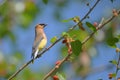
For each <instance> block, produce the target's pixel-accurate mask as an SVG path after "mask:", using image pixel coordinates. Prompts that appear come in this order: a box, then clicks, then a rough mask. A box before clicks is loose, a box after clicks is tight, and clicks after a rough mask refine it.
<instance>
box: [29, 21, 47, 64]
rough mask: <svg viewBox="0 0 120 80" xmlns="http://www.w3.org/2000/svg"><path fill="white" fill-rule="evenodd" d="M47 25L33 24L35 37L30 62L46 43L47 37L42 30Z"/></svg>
mask: <svg viewBox="0 0 120 80" xmlns="http://www.w3.org/2000/svg"><path fill="white" fill-rule="evenodd" d="M45 26H47V24H43V23H42V24H37V25H36V26H35V39H34V43H33V46H32V55H31V58H32V63H33V62H34V59H35V58H36V57H37V55H38V54H39V53H40V52H41V51H42V50H43V49H44V48H45V46H46V44H47V37H46V34H45V32H44V28H45Z"/></svg>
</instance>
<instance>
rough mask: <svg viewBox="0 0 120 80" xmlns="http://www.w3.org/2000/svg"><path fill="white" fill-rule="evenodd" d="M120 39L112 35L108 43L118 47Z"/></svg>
mask: <svg viewBox="0 0 120 80" xmlns="http://www.w3.org/2000/svg"><path fill="white" fill-rule="evenodd" d="M118 41H119V39H118V38H115V37H112V38H109V39H107V44H108V45H109V46H111V47H114V48H116V43H117V42H118Z"/></svg>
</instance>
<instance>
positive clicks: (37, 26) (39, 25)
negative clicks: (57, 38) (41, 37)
mask: <svg viewBox="0 0 120 80" xmlns="http://www.w3.org/2000/svg"><path fill="white" fill-rule="evenodd" d="M45 26H47V24H43V23H42V24H37V25H36V27H35V28H36V29H37V28H39V29H43V28H44V27H45Z"/></svg>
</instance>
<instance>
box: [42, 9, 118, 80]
mask: <svg viewBox="0 0 120 80" xmlns="http://www.w3.org/2000/svg"><path fill="white" fill-rule="evenodd" d="M118 15H120V10H119V11H118ZM115 17H116V16H114V15H113V16H112V17H111V18H109V19H107V20H106V21H105V22H104V23H103V24H102V23H100V24H99V25H98V28H97V30H96V31H95V32H93V33H91V34H90V35H89V36H88V37H86V38H85V39H84V40H83V41H82V45H84V44H85V43H86V42H87V41H88V40H90V39H91V38H92V37H93V35H94V34H95V33H96V32H97V31H98V30H100V29H101V28H103V27H104V26H105V25H106V24H108V23H109V22H111V21H112V20H113V19H114V18H115ZM101 22H103V21H101ZM71 55H72V54H68V55H67V56H66V57H65V58H63V59H62V60H61V63H60V64H59V67H60V66H61V65H62V64H63V63H64V62H65V61H66V60H67V59H68V58H69V57H70V56H71ZM119 60H120V57H119ZM59 67H54V68H53V69H52V70H51V71H50V72H49V73H48V74H47V75H45V77H44V79H43V80H47V78H48V77H49V76H51V75H52V73H54V72H55V71H56V70H57V69H58V68H59ZM116 73H117V71H116Z"/></svg>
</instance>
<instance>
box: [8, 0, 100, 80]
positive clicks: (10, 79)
mask: <svg viewBox="0 0 120 80" xmlns="http://www.w3.org/2000/svg"><path fill="white" fill-rule="evenodd" d="M99 1H100V0H97V1H96V3H95V4H94V5H93V7H92V8H91V9H90V10H89V11H88V13H87V14H86V15H85V16H84V17H83V18H82V19H81V22H82V21H83V20H84V19H86V17H87V16H88V15H89V14H90V13H91V12H92V10H93V9H94V8H95V6H96V5H97V4H98V2H99ZM78 24H79V23H78ZM78 24H76V25H74V26H73V27H72V28H71V29H70V31H71V30H73V29H74V28H75V27H76V26H77V25H78ZM62 39H63V37H60V38H59V39H58V40H57V41H56V42H54V43H53V44H51V45H50V46H49V47H48V48H46V49H45V50H44V51H43V52H41V54H39V55H38V56H37V57H36V59H37V58H39V57H41V56H42V55H43V54H44V53H45V52H46V51H48V50H49V49H50V48H52V47H53V46H54V45H55V44H56V43H58V42H59V41H60V40H62ZM32 60H33V59H31V60H30V61H28V62H27V63H25V64H24V65H23V66H22V67H20V69H19V70H17V71H16V72H15V73H14V74H13V75H11V76H10V77H9V79H8V80H12V79H13V78H14V77H15V76H17V75H18V74H19V73H20V72H21V71H22V70H23V69H24V68H25V67H27V66H28V65H29V64H30V63H31V62H32Z"/></svg>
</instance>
